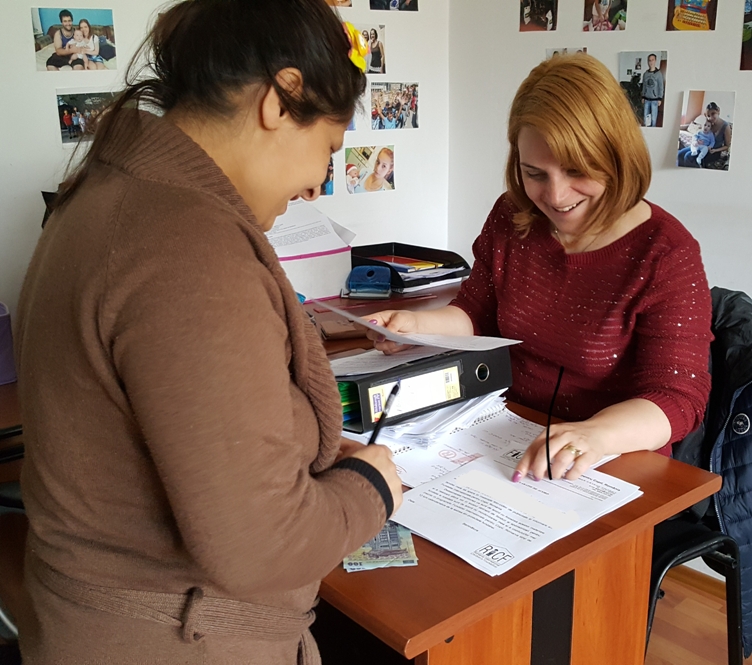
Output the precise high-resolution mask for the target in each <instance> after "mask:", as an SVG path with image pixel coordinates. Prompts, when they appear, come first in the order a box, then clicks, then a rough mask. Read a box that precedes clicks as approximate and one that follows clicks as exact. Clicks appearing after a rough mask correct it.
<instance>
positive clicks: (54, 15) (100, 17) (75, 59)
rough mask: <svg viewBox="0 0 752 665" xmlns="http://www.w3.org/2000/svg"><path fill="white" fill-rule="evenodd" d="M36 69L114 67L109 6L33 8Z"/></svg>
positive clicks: (32, 23)
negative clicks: (103, 7) (105, 7)
mask: <svg viewBox="0 0 752 665" xmlns="http://www.w3.org/2000/svg"><path fill="white" fill-rule="evenodd" d="M31 25H32V30H33V32H34V50H35V51H36V63H37V71H40V72H44V71H47V72H59V71H71V70H72V71H94V70H104V69H117V58H116V50H115V28H114V25H113V21H112V10H111V9H90V8H86V9H63V8H60V7H55V8H47V7H42V8H37V7H35V8H32V10H31Z"/></svg>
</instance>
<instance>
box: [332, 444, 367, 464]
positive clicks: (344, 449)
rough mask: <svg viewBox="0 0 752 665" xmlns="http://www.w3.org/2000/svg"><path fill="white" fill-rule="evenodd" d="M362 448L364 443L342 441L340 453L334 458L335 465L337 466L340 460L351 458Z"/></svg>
mask: <svg viewBox="0 0 752 665" xmlns="http://www.w3.org/2000/svg"><path fill="white" fill-rule="evenodd" d="M362 448H363V444H362V443H358V442H357V441H353V440H352V439H340V440H339V452H338V453H337V457H335V458H334V463H335V464H336V463H337V462H339V461H340V460H342V459H345V457H351V456H352V455H353V453H356V452H357V451H359V450H361V449H362Z"/></svg>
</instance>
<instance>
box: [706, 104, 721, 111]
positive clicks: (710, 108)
mask: <svg viewBox="0 0 752 665" xmlns="http://www.w3.org/2000/svg"><path fill="white" fill-rule="evenodd" d="M705 110H706V111H718V112H719V113H720V112H721V107H720V106H718V104H716V103H715V102H710V104H708V105H707V106H706V107H705Z"/></svg>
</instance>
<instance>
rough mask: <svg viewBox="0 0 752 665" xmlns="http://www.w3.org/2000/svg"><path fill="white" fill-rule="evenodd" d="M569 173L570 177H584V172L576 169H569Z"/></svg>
mask: <svg viewBox="0 0 752 665" xmlns="http://www.w3.org/2000/svg"><path fill="white" fill-rule="evenodd" d="M567 175H568V176H569V177H570V178H582V177H583V174H582V172H580V171H577V170H576V169H569V171H567Z"/></svg>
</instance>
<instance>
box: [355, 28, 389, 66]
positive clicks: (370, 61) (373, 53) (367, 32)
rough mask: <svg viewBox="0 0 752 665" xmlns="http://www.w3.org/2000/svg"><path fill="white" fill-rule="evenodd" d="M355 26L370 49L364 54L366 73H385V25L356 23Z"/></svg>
mask: <svg viewBox="0 0 752 665" xmlns="http://www.w3.org/2000/svg"><path fill="white" fill-rule="evenodd" d="M356 27H357V28H358V30H360V32H361V33H362V35H363V39H365V40H366V41H367V42H368V47H369V49H370V53H369V54H368V55H367V56H366V73H367V74H386V26H385V25H363V24H358V25H357V26H356Z"/></svg>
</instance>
